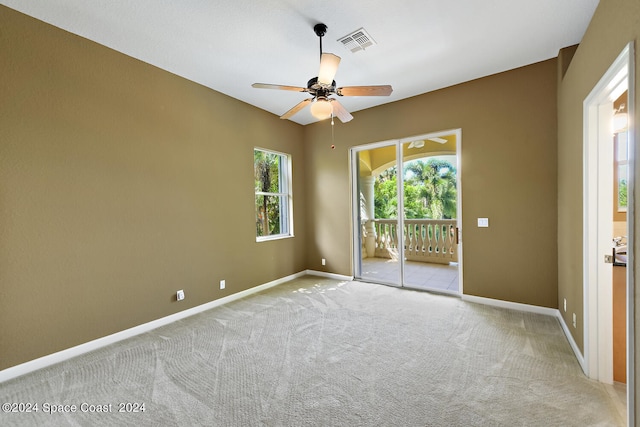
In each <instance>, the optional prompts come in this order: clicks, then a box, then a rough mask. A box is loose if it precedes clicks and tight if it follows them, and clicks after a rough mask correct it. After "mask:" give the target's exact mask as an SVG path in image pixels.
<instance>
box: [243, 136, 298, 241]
mask: <svg viewBox="0 0 640 427" xmlns="http://www.w3.org/2000/svg"><path fill="white" fill-rule="evenodd" d="M256 151H261V152H263V153H267V154H273V155H277V156H280V159H281V162H280V173H279V174H278V176H279V184H278V186H279V190H280V191H279V192H277V193H270V192H264V191H255V188H254V192H255V195H254V203H253V204H254V209H255V200H256V197H257V196H275V197H279V198H280V200H281V201H280V233H279V234H271V235H267V236H258V235H256V242H264V241H269V240H278V239H286V238H289V237H293V184H292V179H291V177H292V159H291V155H290V154H287V153H282V152H279V151H274V150H269V149H266V148H261V147H254V149H253V152H254V156H255V152H256ZM283 161H284V162H285V163H286V164H285V165H283V164H282V162H283ZM253 166H254V173H255V161H254V165H253ZM256 213H257V212H256ZM256 234H257V232H256Z"/></svg>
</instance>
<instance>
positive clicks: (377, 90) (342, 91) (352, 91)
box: [336, 85, 393, 96]
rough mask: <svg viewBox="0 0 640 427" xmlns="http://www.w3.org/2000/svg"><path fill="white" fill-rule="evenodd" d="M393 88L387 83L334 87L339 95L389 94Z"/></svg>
mask: <svg viewBox="0 0 640 427" xmlns="http://www.w3.org/2000/svg"><path fill="white" fill-rule="evenodd" d="M391 92H393V88H392V87H391V86H389V85H382V86H346V87H339V88H338V89H336V94H337V95H339V96H389V95H391Z"/></svg>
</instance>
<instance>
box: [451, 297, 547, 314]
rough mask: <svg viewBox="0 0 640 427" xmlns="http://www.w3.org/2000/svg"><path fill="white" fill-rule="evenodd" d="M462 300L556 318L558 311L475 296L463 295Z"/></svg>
mask: <svg viewBox="0 0 640 427" xmlns="http://www.w3.org/2000/svg"><path fill="white" fill-rule="evenodd" d="M462 300H463V301H468V302H475V303H476V304H484V305H491V306H493V307H500V308H508V309H511V310H518V311H526V312H528V313H538V314H544V315H547V316H555V315H556V311H558V310H557V309H555V308H549V307H540V306H538V305H530V304H522V303H519V302H511V301H502V300H499V299H493V298H484V297H477V296H474V295H462Z"/></svg>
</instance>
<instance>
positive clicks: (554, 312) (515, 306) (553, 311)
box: [462, 295, 587, 375]
mask: <svg viewBox="0 0 640 427" xmlns="http://www.w3.org/2000/svg"><path fill="white" fill-rule="evenodd" d="M462 299H463V300H464V301H468V302H474V303H477V304H485V305H491V306H494V307H500V308H508V309H511V310H518V311H525V312H528V313H538V314H544V315H546V316H553V317H555V318H557V319H558V321H559V322H560V327H561V328H562V332H564V335H565V336H566V337H567V340H568V341H569V345H570V346H571V349H572V350H573V353H574V355H575V356H576V359H578V363H579V364H580V367H581V368H582V372H584V373H585V375H586V373H587V370H586V365H585V362H584V356H582V353H581V352H580V349H579V348H578V344H576V341H575V340H574V339H573V336H572V335H571V331H570V330H569V327H568V326H567V324H566V323H565V321H564V318H563V317H562V315H561V314H560V310H558V309H557V308H549V307H540V306H537V305H529V304H521V303H517V302H510V301H502V300H497V299H492V298H484V297H477V296H473V295H462Z"/></svg>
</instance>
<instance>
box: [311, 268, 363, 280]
mask: <svg viewBox="0 0 640 427" xmlns="http://www.w3.org/2000/svg"><path fill="white" fill-rule="evenodd" d="M305 273H306V274H308V275H311V276H320V277H326V278H329V279H335V280H347V281H351V280H353V276H343V275H342V274H335V273H327V272H324V271H317V270H307V271H306V272H305Z"/></svg>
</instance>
